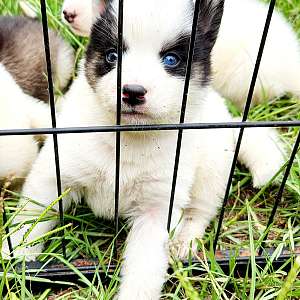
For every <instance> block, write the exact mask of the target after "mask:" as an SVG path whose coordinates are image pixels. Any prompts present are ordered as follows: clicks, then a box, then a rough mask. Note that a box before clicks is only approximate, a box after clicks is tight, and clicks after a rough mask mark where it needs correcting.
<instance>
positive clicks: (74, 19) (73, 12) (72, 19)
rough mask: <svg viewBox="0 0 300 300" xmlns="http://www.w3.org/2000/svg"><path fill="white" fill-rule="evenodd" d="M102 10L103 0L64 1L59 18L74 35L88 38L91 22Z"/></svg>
mask: <svg viewBox="0 0 300 300" xmlns="http://www.w3.org/2000/svg"><path fill="white" fill-rule="evenodd" d="M104 8H105V1H104V0H65V1H64V3H63V7H62V16H61V17H62V20H63V21H64V22H65V23H66V24H67V25H68V26H70V28H71V29H72V31H73V32H74V33H76V34H78V35H80V36H89V35H90V32H91V28H92V25H93V22H94V21H95V20H96V18H97V17H98V16H99V14H100V13H102V12H103V11H104Z"/></svg>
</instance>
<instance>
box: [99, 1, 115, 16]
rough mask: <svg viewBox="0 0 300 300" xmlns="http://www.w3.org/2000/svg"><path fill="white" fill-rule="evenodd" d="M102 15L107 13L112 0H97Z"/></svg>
mask: <svg viewBox="0 0 300 300" xmlns="http://www.w3.org/2000/svg"><path fill="white" fill-rule="evenodd" d="M97 1H98V10H99V13H100V16H102V15H104V14H105V11H106V9H107V8H108V7H109V6H110V5H111V2H112V0H97Z"/></svg>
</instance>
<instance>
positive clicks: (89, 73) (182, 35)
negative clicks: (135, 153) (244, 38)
mask: <svg viewBox="0 0 300 300" xmlns="http://www.w3.org/2000/svg"><path fill="white" fill-rule="evenodd" d="M117 2H118V1H117V0H113V1H112V2H111V3H110V4H108V6H107V8H106V10H105V12H104V13H103V14H102V17H101V18H99V19H98V20H97V21H96V23H95V24H94V26H93V28H92V33H91V40H90V44H89V46H88V49H87V53H86V62H85V75H86V77H87V80H88V82H89V84H90V86H91V87H92V89H93V90H94V92H95V94H96V95H97V98H98V101H99V104H100V105H101V106H102V107H103V108H104V109H105V110H106V113H107V115H109V116H111V120H114V119H115V115H116V102H117V99H116V96H117V60H118V54H117V47H118V39H117V33H118V28H117V23H118V21H117V11H118V8H117ZM200 2H201V9H200V13H199V20H198V24H197V36H196V44H195V51H194V56H193V68H192V75H191V81H190V93H189V95H190V97H189V102H190V103H189V104H190V106H191V107H192V106H193V104H195V105H196V104H197V102H199V101H201V98H203V96H204V95H203V93H204V92H205V90H206V86H207V85H208V84H209V81H210V54H211V50H212V47H213V45H214V43H215V40H216V37H217V33H218V29H219V25H220V21H221V16H222V12H223V1H222V0H201V1H200ZM193 13H194V4H193V1H191V0H164V1H160V0H153V1H140V0H127V1H124V18H123V20H124V25H123V63H122V92H123V97H122V109H121V110H122V123H126V124H135V123H137V124H148V123H168V122H178V119H179V113H180V107H181V100H182V94H183V87H184V80H185V72H186V65H187V58H188V49H189V42H190V35H191V30H192V22H193Z"/></svg>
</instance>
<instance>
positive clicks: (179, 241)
mask: <svg viewBox="0 0 300 300" xmlns="http://www.w3.org/2000/svg"><path fill="white" fill-rule="evenodd" d="M169 249H170V254H171V255H172V256H174V257H176V258H177V259H179V260H186V259H188V258H189V257H190V256H192V257H194V256H196V253H197V240H196V238H188V237H184V236H178V237H176V238H175V239H174V240H171V241H170V242H169Z"/></svg>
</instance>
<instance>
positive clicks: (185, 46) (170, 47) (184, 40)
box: [159, 35, 190, 78]
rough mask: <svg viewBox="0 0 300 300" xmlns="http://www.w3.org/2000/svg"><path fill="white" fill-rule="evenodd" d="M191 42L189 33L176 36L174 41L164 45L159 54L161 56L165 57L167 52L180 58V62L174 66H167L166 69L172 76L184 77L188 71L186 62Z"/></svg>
mask: <svg viewBox="0 0 300 300" xmlns="http://www.w3.org/2000/svg"><path fill="white" fill-rule="evenodd" d="M189 44H190V36H189V35H181V36H179V37H177V38H176V40H174V41H169V42H167V43H166V44H165V45H163V47H162V49H161V51H160V53H159V55H160V57H161V58H163V57H164V55H165V54H167V53H174V54H176V55H177V56H178V57H179V58H180V62H179V64H178V65H177V66H176V67H174V68H170V67H167V66H166V67H165V70H166V71H167V72H168V73H169V74H170V75H172V76H176V77H180V78H182V77H183V78H184V77H185V72H186V64H187V58H188V50H189Z"/></svg>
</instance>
